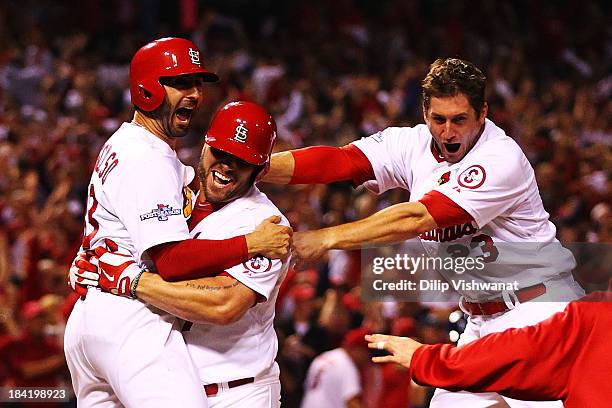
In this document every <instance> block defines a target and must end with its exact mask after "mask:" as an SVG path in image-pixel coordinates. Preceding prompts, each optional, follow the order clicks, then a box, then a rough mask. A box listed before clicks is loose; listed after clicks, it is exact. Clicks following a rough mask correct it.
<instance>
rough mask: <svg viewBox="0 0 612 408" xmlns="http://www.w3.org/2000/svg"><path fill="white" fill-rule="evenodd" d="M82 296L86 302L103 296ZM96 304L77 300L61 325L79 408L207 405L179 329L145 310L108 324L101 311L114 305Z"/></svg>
mask: <svg viewBox="0 0 612 408" xmlns="http://www.w3.org/2000/svg"><path fill="white" fill-rule="evenodd" d="M90 292H93V291H92V290H90ZM87 296H88V299H87V300H86V301H85V302H88V301H90V299H89V296H102V295H100V294H99V293H98V294H94V293H89V294H88V295H87ZM106 296H111V295H106ZM121 299H123V300H124V301H130V300H128V299H124V298H121ZM99 300H100V299H98V301H97V302H95V306H96V307H92V306H93V305H92V304H87V305H86V304H85V302H83V301H81V300H79V301H78V302H77V303H76V305H75V307H74V310H73V311H72V314H71V315H70V319H69V320H68V324H67V326H66V334H65V340H64V351H65V353H66V360H67V362H68V368H69V369H70V375H71V377H72V384H73V387H74V391H75V394H76V396H77V404H78V406H79V407H83V408H89V407H96V408H114V407H123V406H125V407H135V408H142V407H147V408H157V407H159V408H162V407H163V408H167V407H180V408H206V407H207V406H208V405H207V402H206V395H205V394H204V391H203V389H202V385H201V383H200V380H199V378H198V376H197V373H196V370H195V367H194V366H193V363H192V362H191V359H190V357H189V353H188V351H187V346H186V345H185V341H184V340H183V336H182V335H181V333H180V332H179V331H178V330H174V329H170V330H169V326H168V321H165V320H164V319H160V318H157V317H158V316H157V315H155V314H154V313H152V312H151V311H149V310H147V309H146V308H143V309H142V310H136V312H135V313H132V314H131V315H129V316H130V318H126V319H122V318H121V317H120V316H118V317H117V318H116V320H113V319H114V317H115V316H116V313H113V307H112V306H110V305H106V306H109V307H108V308H106V307H104V306H105V302H107V301H108V302H112V303H113V306H114V305H115V302H116V300H112V299H108V300H107V299H102V301H99ZM132 302H133V301H132ZM100 303H101V304H100ZM128 308H129V306H128ZM130 311H131V312H134V310H130ZM114 312H117V310H115V311H114ZM147 314H149V315H153V317H151V316H147ZM156 318H157V319H156ZM117 321H118V322H119V323H116V322H117Z"/></svg>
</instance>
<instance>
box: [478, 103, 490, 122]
mask: <svg viewBox="0 0 612 408" xmlns="http://www.w3.org/2000/svg"><path fill="white" fill-rule="evenodd" d="M488 113H489V104H488V103H486V102H485V103H484V104H483V105H482V109H481V110H480V116H479V117H478V121H479V122H482V123H484V120H485V118H486V117H487V114H488Z"/></svg>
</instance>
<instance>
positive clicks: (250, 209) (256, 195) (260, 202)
mask: <svg viewBox="0 0 612 408" xmlns="http://www.w3.org/2000/svg"><path fill="white" fill-rule="evenodd" d="M224 208H225V209H227V211H231V212H232V213H236V214H240V216H241V217H242V218H244V219H247V220H250V221H251V222H252V223H253V226H257V225H258V224H259V223H260V222H261V221H263V220H265V219H266V218H268V217H271V216H274V215H278V216H279V217H281V220H282V221H281V224H283V225H289V221H288V220H287V218H286V217H285V216H284V215H283V213H282V212H281V211H280V210H279V209H278V207H276V205H274V203H273V202H272V201H271V200H270V199H269V198H268V196H266V195H265V194H264V193H262V192H261V191H260V190H259V189H258V188H257V187H256V186H253V187H251V189H250V190H249V191H248V192H247V193H246V194H245V195H244V196H242V197H240V198H238V199H236V200H234V201H233V202H232V203H231V204H230V205H228V206H226V207H224Z"/></svg>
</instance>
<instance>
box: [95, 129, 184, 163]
mask: <svg viewBox="0 0 612 408" xmlns="http://www.w3.org/2000/svg"><path fill="white" fill-rule="evenodd" d="M106 145H110V146H112V150H113V151H115V152H116V154H120V155H121V156H122V158H123V159H124V160H131V159H135V160H140V159H144V158H156V159H157V158H160V157H164V156H168V157H169V158H174V157H176V155H174V154H173V152H172V148H171V147H170V146H169V145H168V144H167V143H166V142H164V141H163V140H161V139H159V138H158V137H156V136H155V135H153V134H152V133H150V132H148V131H147V130H145V129H144V128H143V127H141V126H138V125H135V124H133V123H127V122H125V123H123V124H122V125H121V127H119V129H117V130H116V131H115V133H113V135H112V136H111V137H110V138H109V139H108V141H107V142H106Z"/></svg>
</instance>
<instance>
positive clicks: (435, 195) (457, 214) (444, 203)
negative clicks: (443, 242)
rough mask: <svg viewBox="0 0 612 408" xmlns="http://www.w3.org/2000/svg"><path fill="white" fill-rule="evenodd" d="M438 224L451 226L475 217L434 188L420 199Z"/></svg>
mask: <svg viewBox="0 0 612 408" xmlns="http://www.w3.org/2000/svg"><path fill="white" fill-rule="evenodd" d="M419 201H420V202H421V203H422V204H423V205H424V206H425V207H426V208H427V211H428V212H429V214H430V215H431V216H432V217H433V219H434V220H435V221H436V224H438V228H445V227H450V226H451V225H461V224H466V223H468V222H472V221H473V220H474V219H473V218H472V216H471V215H470V214H468V213H467V211H465V210H464V209H463V208H461V207H459V205H457V203H455V202H454V201H453V200H451V199H450V198H448V197H447V196H445V195H444V194H442V193H440V192H439V191H435V190H432V191H430V192H429V193H427V194H425V195H424V196H423V198H421V199H420V200H419Z"/></svg>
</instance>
